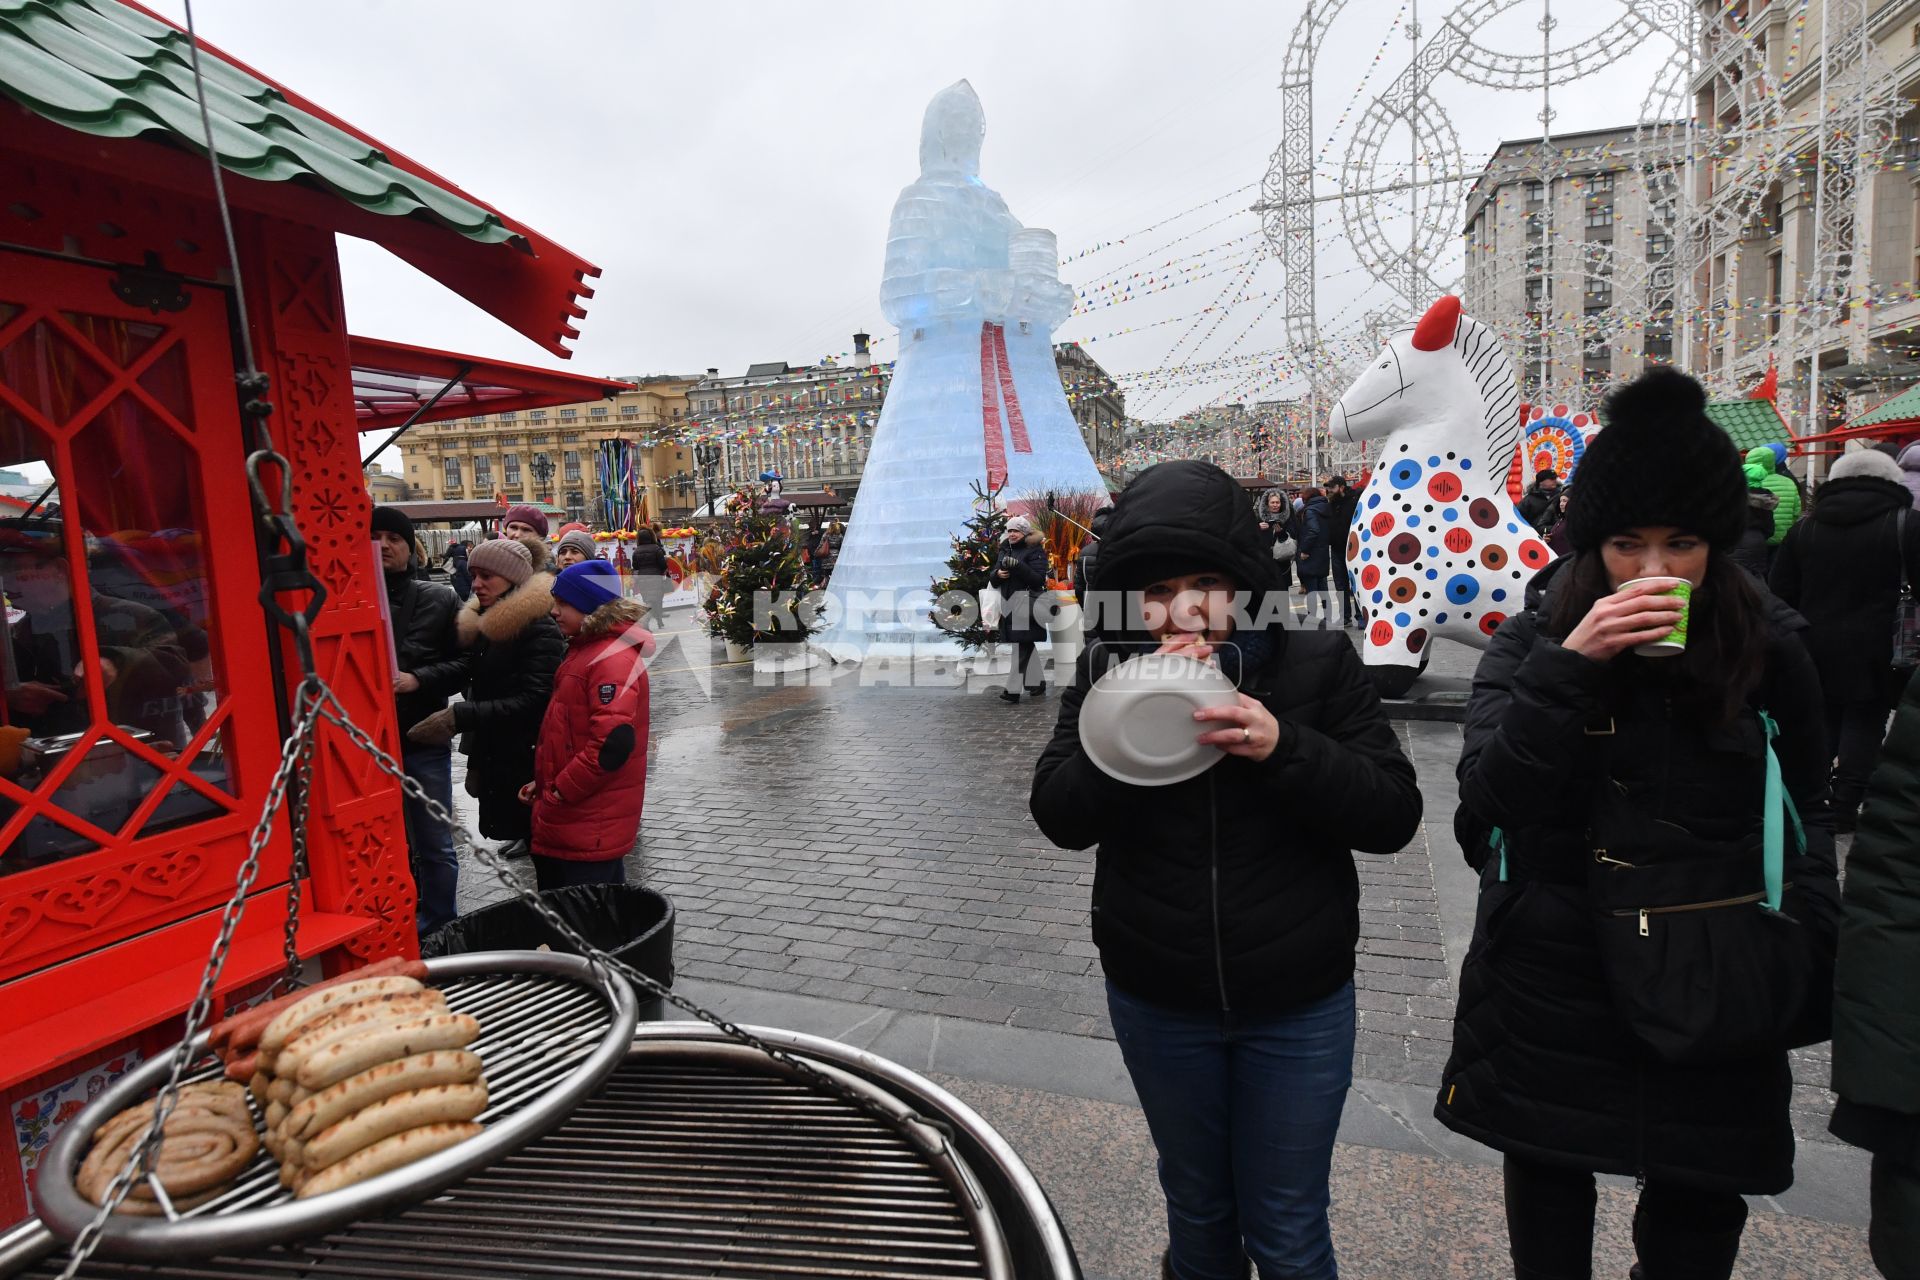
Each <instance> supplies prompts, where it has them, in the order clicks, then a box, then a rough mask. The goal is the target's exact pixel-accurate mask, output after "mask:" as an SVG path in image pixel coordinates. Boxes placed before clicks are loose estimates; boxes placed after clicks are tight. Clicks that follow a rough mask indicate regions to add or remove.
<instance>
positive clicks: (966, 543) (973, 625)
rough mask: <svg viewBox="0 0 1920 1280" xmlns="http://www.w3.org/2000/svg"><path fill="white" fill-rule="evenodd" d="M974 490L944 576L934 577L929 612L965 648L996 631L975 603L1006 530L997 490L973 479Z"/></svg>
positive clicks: (991, 638) (990, 639)
mask: <svg viewBox="0 0 1920 1280" xmlns="http://www.w3.org/2000/svg"><path fill="white" fill-rule="evenodd" d="M973 492H974V495H975V497H976V499H977V501H976V502H975V503H974V515H973V518H972V519H970V520H968V521H967V527H966V531H965V532H963V533H961V534H960V535H959V536H957V537H955V538H954V539H953V554H952V555H950V556H948V557H947V576H946V577H944V578H936V579H934V581H933V599H934V606H933V612H932V613H931V614H929V615H928V616H929V617H931V618H932V619H933V624H934V625H935V626H937V627H939V628H940V629H941V630H942V631H945V632H947V633H948V634H949V635H951V636H952V637H953V638H954V639H955V640H958V641H959V642H960V645H961V647H962V648H965V649H979V648H984V647H985V646H986V645H989V644H991V643H993V641H994V638H995V635H996V633H997V629H996V628H991V627H989V626H987V624H986V623H984V622H982V621H981V620H980V610H979V607H978V605H979V600H980V593H981V592H982V591H984V590H986V589H987V587H988V586H989V585H990V583H991V579H989V577H988V576H987V575H988V574H989V573H991V572H992V570H993V566H994V564H995V562H997V561H998V560H999V558H1000V538H1001V535H1003V534H1005V533H1006V531H1007V513H1006V510H1005V509H1004V508H1002V507H1001V506H1000V504H999V502H998V501H996V499H998V497H999V496H1000V491H999V490H998V489H995V490H994V491H993V492H992V493H988V492H987V491H986V490H985V489H982V488H981V487H980V486H979V484H978V483H976V484H975V485H974V486H973ZM954 593H958V594H954ZM963 596H964V597H965V598H964V600H963V599H962V597H963Z"/></svg>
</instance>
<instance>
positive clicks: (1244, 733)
mask: <svg viewBox="0 0 1920 1280" xmlns="http://www.w3.org/2000/svg"><path fill="white" fill-rule="evenodd" d="M1252 741H1253V730H1251V729H1249V728H1247V726H1245V725H1241V726H1240V745H1241V746H1243V747H1244V746H1246V745H1247V744H1248V743H1249V742H1252Z"/></svg>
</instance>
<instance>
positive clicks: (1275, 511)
mask: <svg viewBox="0 0 1920 1280" xmlns="http://www.w3.org/2000/svg"><path fill="white" fill-rule="evenodd" d="M1253 518H1254V522H1255V523H1256V524H1257V525H1259V527H1260V536H1261V537H1263V538H1265V539H1266V540H1267V551H1268V554H1270V555H1271V556H1272V557H1273V565H1274V570H1275V571H1276V572H1277V573H1279V575H1280V589H1281V590H1282V591H1292V590H1293V562H1294V560H1295V558H1296V557H1297V556H1298V555H1299V554H1300V542H1299V539H1297V538H1295V537H1294V535H1293V508H1292V507H1291V506H1290V505H1288V503H1287V495H1286V494H1284V493H1282V492H1280V491H1279V490H1278V489H1269V490H1267V491H1266V492H1265V493H1263V494H1261V495H1260V496H1259V497H1258V498H1255V499H1254V501H1253ZM1288 610H1289V612H1291V610H1292V604H1291V602H1289V604H1288Z"/></svg>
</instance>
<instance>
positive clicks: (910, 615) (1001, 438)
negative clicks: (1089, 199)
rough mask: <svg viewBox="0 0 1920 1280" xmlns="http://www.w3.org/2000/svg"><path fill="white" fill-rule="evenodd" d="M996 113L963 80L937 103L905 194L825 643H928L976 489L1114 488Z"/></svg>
mask: <svg viewBox="0 0 1920 1280" xmlns="http://www.w3.org/2000/svg"><path fill="white" fill-rule="evenodd" d="M985 136H986V117H985V115H984V114H983V113H982V111H981V109H980V99H979V98H978V97H976V96H975V95H974V92H973V86H972V85H970V84H968V83H967V82H966V81H964V80H962V81H960V82H959V83H958V84H955V85H951V86H949V87H948V88H946V89H942V90H941V91H940V92H939V93H938V94H936V95H934V98H933V101H932V102H931V103H929V104H928V105H927V114H926V119H925V121H924V122H923V123H922V125H921V131H920V178H919V180H918V181H917V182H915V183H913V184H912V185H911V186H909V187H907V188H906V189H905V190H903V191H902V192H901V193H900V198H899V199H898V200H896V201H895V202H894V206H893V221H892V224H891V225H890V226H889V228H888V232H887V258H886V269H885V274H884V278H883V279H882V281H881V283H880V307H881V314H882V315H884V316H885V317H886V318H887V320H888V321H890V322H891V323H893V324H895V325H897V326H899V329H900V347H899V351H900V354H899V358H898V361H897V362H896V363H895V365H894V369H893V382H892V385H891V386H890V387H889V388H888V390H887V401H886V404H885V406H884V407H883V408H882V410H881V413H880V421H879V423H878V424H877V425H876V426H875V428H874V436H873V444H872V447H871V449H870V451H869V452H868V455H867V465H866V469H865V472H864V474H863V475H862V476H861V481H860V491H859V495H858V498H857V500H856V501H855V503H854V508H853V518H852V520H851V521H850V522H849V524H848V526H847V535H846V541H845V543H844V544H843V545H842V547H841V549H840V554H839V558H838V559H837V560H836V561H835V563H834V569H833V580H832V584H831V585H832V592H833V596H834V597H835V605H834V606H833V607H834V612H833V613H830V614H829V615H828V626H827V628H826V629H825V630H824V631H823V632H822V633H821V635H820V637H819V643H820V644H821V645H822V646H823V647H824V648H826V649H828V650H829V651H830V652H832V653H833V654H834V656H835V657H837V658H850V657H861V656H865V655H867V654H869V653H874V652H886V653H899V652H903V651H909V650H917V649H921V648H927V649H929V650H932V651H945V650H947V649H948V646H949V642H948V641H947V639H946V633H945V632H942V631H940V630H938V629H937V628H936V627H934V625H933V624H932V622H931V621H930V620H929V619H928V616H927V613H928V608H929V606H930V603H931V602H930V600H929V598H928V594H927V588H928V586H929V584H931V582H932V581H933V579H934V578H935V577H938V576H943V575H944V573H945V567H946V562H947V556H948V555H949V554H950V552H951V551H952V538H953V536H954V535H955V534H956V533H958V532H959V531H960V530H961V529H963V528H964V527H965V525H966V522H967V518H968V516H969V515H971V514H972V512H973V505H972V504H973V486H974V485H975V484H977V483H980V482H982V481H983V480H984V481H987V482H988V483H989V484H991V485H994V486H1003V494H1004V496H1005V497H1006V498H1007V499H1009V500H1014V501H1016V502H1017V500H1018V499H1019V497H1020V496H1021V495H1023V494H1026V493H1033V492H1044V491H1046V490H1054V491H1056V492H1062V493H1064V492H1070V491H1074V490H1080V491H1085V492H1095V493H1104V492H1105V491H1106V485H1105V482H1104V481H1103V480H1102V479H1101V476H1100V472H1099V471H1098V470H1097V469H1096V468H1095V467H1094V465H1093V458H1092V457H1091V455H1089V454H1088V452H1087V447H1086V443H1085V441H1084V440H1082V438H1081V436H1080V428H1079V426H1078V424H1077V423H1075V422H1074V420H1073V413H1072V411H1071V410H1070V409H1069V408H1068V407H1067V400H1066V395H1065V393H1064V392H1063V391H1062V390H1061V387H1060V375H1059V373H1058V372H1057V371H1056V369H1055V366H1054V362H1053V328H1054V326H1055V325H1057V324H1059V323H1060V322H1061V321H1062V320H1064V319H1066V318H1067V315H1068V314H1069V313H1070V312H1071V311H1072V308H1073V290H1072V289H1070V288H1069V287H1067V286H1066V285H1065V284H1062V283H1061V281H1060V274H1059V267H1058V259H1059V250H1058V247H1057V246H1056V244H1055V241H1054V236H1053V233H1052V232H1051V231H1043V230H1040V229H1039V228H1036V227H1022V226H1021V225H1020V223H1019V222H1018V221H1017V220H1016V219H1015V218H1014V216H1013V215H1012V214H1011V213H1010V212H1008V210H1007V205H1006V202H1005V201H1004V200H1002V199H1001V198H1000V196H999V194H998V193H997V192H995V191H994V190H993V189H992V188H990V187H988V186H986V185H985V184H984V183H982V182H981V181H980V143H981V140H982V139H983V138H984V137H985Z"/></svg>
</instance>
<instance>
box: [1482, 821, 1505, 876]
mask: <svg viewBox="0 0 1920 1280" xmlns="http://www.w3.org/2000/svg"><path fill="white" fill-rule="evenodd" d="M1487 847H1488V848H1489V849H1492V850H1493V851H1494V852H1495V853H1497V854H1499V855H1500V883H1501V884H1505V883H1506V882H1507V833H1506V832H1504V831H1502V830H1501V829H1500V828H1498V827H1495V828H1494V829H1493V830H1492V831H1489V832H1488V833H1487Z"/></svg>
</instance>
